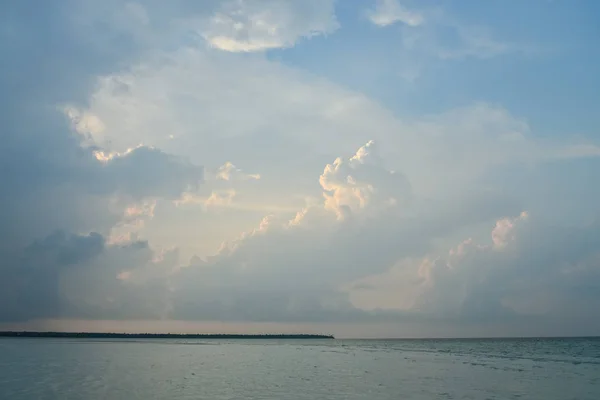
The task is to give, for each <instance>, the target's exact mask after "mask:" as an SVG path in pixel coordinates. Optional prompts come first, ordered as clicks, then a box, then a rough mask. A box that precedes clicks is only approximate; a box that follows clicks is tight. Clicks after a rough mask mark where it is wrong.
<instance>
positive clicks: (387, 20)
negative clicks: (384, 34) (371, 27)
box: [367, 0, 424, 26]
mask: <svg viewBox="0 0 600 400" xmlns="http://www.w3.org/2000/svg"><path fill="white" fill-rule="evenodd" d="M367 17H368V18H369V20H370V21H371V22H372V23H374V24H375V25H379V26H388V25H392V24H394V23H396V22H402V23H403V24H406V25H409V26H419V25H421V24H422V23H423V22H424V19H423V16H422V15H420V14H419V13H417V12H413V11H410V10H408V9H406V8H404V7H403V6H402V5H401V4H400V2H398V1H397V0H377V4H376V5H375V8H374V9H372V10H369V11H367Z"/></svg>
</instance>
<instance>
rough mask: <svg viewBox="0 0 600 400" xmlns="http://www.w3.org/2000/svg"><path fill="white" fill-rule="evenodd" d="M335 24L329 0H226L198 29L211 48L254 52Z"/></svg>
mask: <svg viewBox="0 0 600 400" xmlns="http://www.w3.org/2000/svg"><path fill="white" fill-rule="evenodd" d="M337 27H338V24H337V21H336V18H335V14H334V1H332V0H305V1H293V0H284V1H281V0H227V1H223V2H222V3H221V5H220V7H219V8H218V9H217V10H216V11H215V12H214V14H213V15H212V16H210V18H209V19H208V22H206V23H204V24H203V26H202V28H200V33H201V35H202V36H203V37H204V38H205V39H206V41H207V42H208V43H209V44H210V46H212V47H214V48H217V49H220V50H224V51H230V52H254V51H263V50H269V49H277V48H286V47H292V46H293V45H294V44H295V43H296V41H298V40H299V39H301V38H310V37H312V36H316V35H323V34H327V33H331V32H333V31H334V30H335V29H337Z"/></svg>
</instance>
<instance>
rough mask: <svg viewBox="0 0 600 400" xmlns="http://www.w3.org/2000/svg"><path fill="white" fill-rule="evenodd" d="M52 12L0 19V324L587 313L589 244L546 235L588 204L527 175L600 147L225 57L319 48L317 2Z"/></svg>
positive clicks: (433, 42)
mask: <svg viewBox="0 0 600 400" xmlns="http://www.w3.org/2000/svg"><path fill="white" fill-rule="evenodd" d="M59 3H60V7H54V6H53V7H50V8H48V7H46V6H44V5H41V6H40V7H41V8H39V9H38V10H37V11H38V13H36V14H35V15H33V14H31V13H30V12H29V11H30V10H29V9H28V7H27V5H26V4H24V2H20V1H9V3H8V4H10V12H8V13H6V14H3V15H1V16H0V22H3V26H4V27H5V29H3V30H2V32H0V44H2V45H3V46H1V47H2V48H3V50H4V51H5V54H4V59H5V60H6V62H5V65H4V72H5V73H4V74H2V76H0V89H2V90H1V91H0V92H2V93H9V94H11V96H10V97H7V96H5V97H2V98H0V105H1V106H2V107H0V117H1V118H0V120H1V121H2V123H3V124H4V125H3V127H2V132H3V137H2V139H3V142H2V144H3V145H2V147H1V149H0V167H1V168H0V181H1V182H2V189H1V190H0V233H1V234H2V235H0V236H2V238H3V240H2V241H0V257H1V258H2V260H3V263H2V266H0V304H2V307H1V308H0V319H2V320H4V321H8V320H12V321H14V320H20V321H23V320H29V319H38V318H81V319H93V318H103V319H115V318H131V319H140V318H148V319H157V318H177V319H191V320H212V319H216V320H235V321H265V320H269V321H287V322H290V321H313V322H314V321H375V320H379V321H381V320H386V321H408V320H411V318H413V319H412V320H414V319H415V318H416V319H421V320H424V319H436V320H448V319H452V320H454V321H473V320H479V321H486V318H487V320H489V319H490V318H492V319H505V320H510V319H511V318H518V317H521V316H529V317H540V318H542V317H543V318H553V317H554V316H558V317H561V316H570V315H577V316H578V317H580V318H582V319H585V318H586V317H587V318H589V317H590V316H593V315H594V312H595V310H596V309H597V305H598V297H597V295H596V293H597V292H598V281H599V280H598V275H599V274H598V270H597V265H598V263H597V261H598V253H597V251H596V250H595V249H597V248H598V243H597V238H598V237H600V235H598V232H597V226H596V225H589V226H584V227H581V226H580V227H577V224H576V223H575V222H574V221H570V220H568V222H569V223H572V226H571V227H570V228H565V227H558V226H555V225H552V224H551V223H550V222H542V221H546V220H545V219H544V218H543V217H542V216H540V214H544V217H548V216H552V215H553V214H556V210H560V209H561V208H560V207H561V204H565V203H570V204H579V203H578V200H579V198H580V197H581V193H583V192H582V191H581V189H580V188H581V187H582V186H586V187H589V186H590V185H588V184H587V182H586V183H585V185H583V184H581V182H579V183H580V185H579V186H576V185H575V184H573V186H574V187H575V189H577V190H560V189H561V188H556V189H552V190H554V191H553V192H551V193H552V194H553V195H552V196H549V195H548V193H549V190H550V189H548V188H549V187H551V186H553V185H552V184H549V183H548V182H550V183H554V182H557V179H558V178H557V177H556V176H555V175H552V174H548V173H546V174H544V173H539V175H535V174H534V173H532V172H531V171H532V170H536V169H541V168H542V167H547V166H548V165H549V164H550V163H558V162H559V161H560V162H564V161H566V160H570V161H573V160H574V159H578V160H579V161H580V162H581V160H584V159H587V158H592V157H595V156H597V155H598V154H600V153H599V152H598V148H597V146H596V145H595V144H594V143H591V142H580V141H578V140H575V139H572V138H569V137H557V138H554V139H552V140H548V141H545V142H544V141H541V140H539V138H538V135H537V133H536V132H532V129H531V127H530V125H529V124H528V122H527V121H526V120H524V119H522V118H520V117H518V116H515V115H513V114H511V113H509V112H508V111H507V110H506V109H504V108H502V107H500V106H493V105H490V104H485V103H477V104H472V105H469V106H466V107H464V108H460V109H454V110H449V111H446V112H440V113H438V114H436V115H429V116H416V117H415V116H413V117H407V116H404V117H399V116H397V115H395V114H394V113H393V112H391V111H390V110H388V109H386V108H385V107H383V106H382V105H381V104H379V103H377V102H375V101H373V100H371V99H369V98H368V97H367V96H365V95H363V94H361V93H357V92H354V91H351V90H349V89H346V88H343V87H340V86H338V85H335V84H333V83H332V82H328V81H326V80H322V79H319V78H316V77H314V76H312V75H310V74H307V73H304V72H302V71H299V70H297V69H294V68H292V67H289V66H287V65H286V64H283V63H278V62H275V61H274V60H272V59H270V58H267V57H265V56H264V55H263V54H234V53H240V52H244V53H249V52H252V53H256V52H259V53H260V52H261V51H265V50H269V49H275V48H285V47H290V46H293V45H294V44H295V43H297V42H298V41H299V40H301V39H302V38H308V37H312V36H315V35H325V34H327V33H331V32H333V30H335V28H336V26H337V24H336V22H335V18H334V16H333V2H331V1H306V2H299V1H293V2H292V1H286V0H281V1H277V2H276V1H224V2H218V1H206V2H193V4H192V3H190V2H183V1H174V2H167V3H165V2H160V1H155V0H149V1H147V2H143V3H139V4H137V3H127V4H125V3H124V2H121V1H119V0H112V1H109V2H102V3H99V2H93V1H82V2H74V1H71V0H63V1H61V2H59ZM121 11H123V12H122V13H121ZM40 16H42V17H43V18H44V19H43V20H40V19H39V18H40ZM370 16H371V20H372V21H373V22H374V23H376V24H378V25H391V24H394V23H398V26H399V27H400V28H401V29H400V30H401V33H402V38H403V41H404V42H403V44H404V46H405V48H406V49H413V50H415V51H420V49H425V50H424V51H425V52H426V53H427V54H429V55H435V56H436V57H442V58H462V57H471V56H475V57H491V56H494V55H499V54H504V53H506V52H508V51H512V48H511V47H510V46H506V45H504V44H502V43H498V42H496V41H494V40H491V39H489V38H490V37H491V36H490V35H489V34H488V33H487V32H486V31H485V30H481V31H480V30H478V29H475V28H473V30H472V29H470V28H469V29H467V28H464V26H463V25H461V24H458V23H456V22H452V21H450V22H448V20H442V19H436V18H438V17H437V16H436V15H435V14H434V13H429V12H424V11H423V12H422V11H421V10H419V11H408V10H406V9H404V8H402V7H401V6H400V5H399V3H397V2H394V1H381V2H379V3H378V5H376V6H375V8H374V10H373V12H372V14H370ZM444 21H446V22H444ZM31 27H36V28H37V29H38V30H37V31H31ZM442 28H444V29H445V28H448V29H449V30H450V31H451V32H452V33H453V35H454V36H453V35H450V36H453V37H454V38H455V39H456V43H447V42H444V43H441V42H440V41H439V39H440V35H441V32H442V31H443V29H442ZM100 29H101V30H102V31H101V32H100V31H99V30H100ZM89 32H92V34H88V33H89ZM93 32H95V33H93ZM198 37H203V38H204V39H202V40H200V42H198V41H197V39H198ZM203 40H206V41H207V42H208V43H209V44H211V45H212V46H213V47H215V48H218V49H220V50H224V51H213V50H211V49H207V48H206V46H205V44H206V43H204V42H203ZM183 42H185V43H184V44H182V43H183ZM56 43H61V46H60V48H59V47H57V46H56V45H55V44H56ZM36 46H37V47H36ZM23 49H31V51H23ZM51 60H54V62H52V61H51ZM56 60H58V61H56ZM250 150H251V151H250ZM339 155H341V156H340V157H337V156H339ZM226 160H232V161H228V162H225V161H226ZM224 162H225V163H224ZM233 162H235V164H234V163H233ZM201 164H206V165H209V166H212V167H216V166H219V165H220V166H221V167H216V168H210V167H209V168H207V169H206V170H205V169H204V168H203V167H201V166H200V165H201ZM561 165H562V164H561ZM559 173H560V172H558V173H557V174H556V175H558V174H559ZM534 176H537V177H539V178H540V179H532V180H528V181H527V184H526V185H527V189H529V188H530V187H534V186H535V187H539V188H540V190H539V193H538V194H537V197H536V196H532V195H531V193H532V192H531V191H529V190H524V189H523V188H522V187H519V186H518V185H517V184H516V183H515V182H517V181H519V180H521V181H524V180H526V179H527V178H529V177H534ZM588 177H589V178H590V179H589V181H593V179H594V177H596V174H593V173H591V174H590V175H588ZM562 179H563V180H562V181H561V182H566V181H569V182H570V181H572V179H570V177H567V178H565V177H564V176H563V178H562ZM554 186H556V185H554ZM513 189H519V190H513ZM559 191H560V193H559ZM540 193H541V194H540ZM557 193H558V194H559V196H557V195H556V194H557ZM591 197H593V196H591ZM590 203H591V202H590ZM197 206H200V207H197ZM542 206H543V207H546V209H545V212H544V213H542V212H540V208H543V207H542ZM594 207H595V206H594ZM594 207H592V206H589V209H593V210H595V208H594ZM523 209H527V210H530V211H531V214H529V213H527V214H519V213H520V212H521V210H523ZM502 215H509V216H514V217H510V218H499V217H500V216H502ZM494 221H496V222H495V224H494ZM482 227H485V237H487V240H486V239H482V238H481V232H480V231H481V230H482V229H483V228H482ZM490 230H491V234H490ZM90 232H96V233H90ZM240 232H245V233H242V234H240ZM471 233H472V234H471ZM465 235H466V236H465ZM490 236H491V237H490ZM464 237H471V239H468V240H462V239H463V238H464ZM139 238H146V239H149V240H151V243H152V244H153V246H154V247H150V244H149V243H148V242H146V241H144V240H140V239H139ZM457 238H458V239H457ZM223 240H224V243H223V245H222V246H221V247H220V248H219V250H214V249H216V248H217V244H218V243H219V242H220V241H223ZM206 243H210V246H212V247H213V248H214V249H212V248H210V246H208V245H206ZM215 243H216V244H215ZM450 243H459V245H458V246H455V247H454V248H453V249H452V250H451V251H447V249H448V247H449V246H450ZM171 246H178V247H179V248H180V249H177V248H171ZM164 248H166V250H165V249H164ZM182 253H185V254H186V255H188V254H198V255H199V257H194V258H193V259H192V260H191V261H190V262H188V261H187V257H180V254H182ZM180 259H183V260H184V261H180ZM580 326H583V325H580Z"/></svg>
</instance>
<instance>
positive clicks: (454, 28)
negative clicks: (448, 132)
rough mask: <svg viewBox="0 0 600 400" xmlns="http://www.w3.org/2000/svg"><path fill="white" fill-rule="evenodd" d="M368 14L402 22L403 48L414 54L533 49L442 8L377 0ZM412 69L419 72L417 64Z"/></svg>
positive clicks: (445, 56) (484, 54)
mask: <svg viewBox="0 0 600 400" xmlns="http://www.w3.org/2000/svg"><path fill="white" fill-rule="evenodd" d="M366 14H367V17H368V18H369V20H370V21H371V22H372V23H373V24H375V25H377V26H380V27H387V26H390V25H394V24H396V23H402V27H401V28H402V29H401V30H400V39H401V41H402V45H403V47H404V50H405V51H407V52H409V54H412V55H413V57H414V56H419V55H421V56H423V55H425V56H428V57H435V58H438V59H442V60H449V59H462V58H482V59H486V58H492V57H497V56H501V55H504V54H508V53H515V52H531V51H532V50H533V49H532V48H531V46H525V45H521V44H515V43H508V42H505V41H501V40H498V39H495V38H494V37H493V36H492V34H491V33H490V31H489V29H488V28H487V27H485V26H483V25H481V24H480V25H476V24H468V23H465V22H463V21H461V20H459V19H457V18H455V17H454V16H452V15H448V14H447V13H446V12H444V11H443V10H441V9H439V8H438V9H422V10H408V9H407V8H405V7H403V6H402V5H401V4H400V2H398V1H397V0H377V3H376V5H375V8H374V9H370V10H367V11H366ZM410 73H411V75H414V74H415V73H417V72H416V71H415V70H414V66H413V69H412V71H411V72H410Z"/></svg>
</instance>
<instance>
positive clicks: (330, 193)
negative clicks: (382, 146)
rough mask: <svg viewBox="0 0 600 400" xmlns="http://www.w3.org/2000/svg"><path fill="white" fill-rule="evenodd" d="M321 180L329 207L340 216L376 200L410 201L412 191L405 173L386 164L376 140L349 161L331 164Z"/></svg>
mask: <svg viewBox="0 0 600 400" xmlns="http://www.w3.org/2000/svg"><path fill="white" fill-rule="evenodd" d="M319 182H320V184H321V187H322V188H323V190H324V191H325V193H324V196H325V199H326V201H325V207H326V208H330V209H332V210H334V211H335V213H336V214H337V215H338V217H339V218H342V217H343V216H344V214H346V213H347V211H346V210H350V211H356V210H357V209H360V208H365V207H366V206H367V205H368V204H369V203H373V202H378V203H379V204H387V205H396V204H397V203H398V202H403V201H405V200H407V197H408V195H409V192H410V185H409V183H408V181H407V179H406V178H405V177H404V176H403V175H402V174H398V173H396V172H395V171H388V170H386V169H385V168H383V167H382V160H381V158H380V157H379V155H378V154H377V150H376V146H375V142H374V141H372V140H371V141H369V142H368V143H367V144H366V145H364V146H362V147H361V148H359V149H358V151H357V152H356V154H355V155H354V156H352V157H350V158H349V159H348V160H342V159H341V158H337V159H336V160H335V161H334V162H333V164H328V165H327V166H326V167H325V170H324V172H323V174H322V175H321V177H320V178H319Z"/></svg>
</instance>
